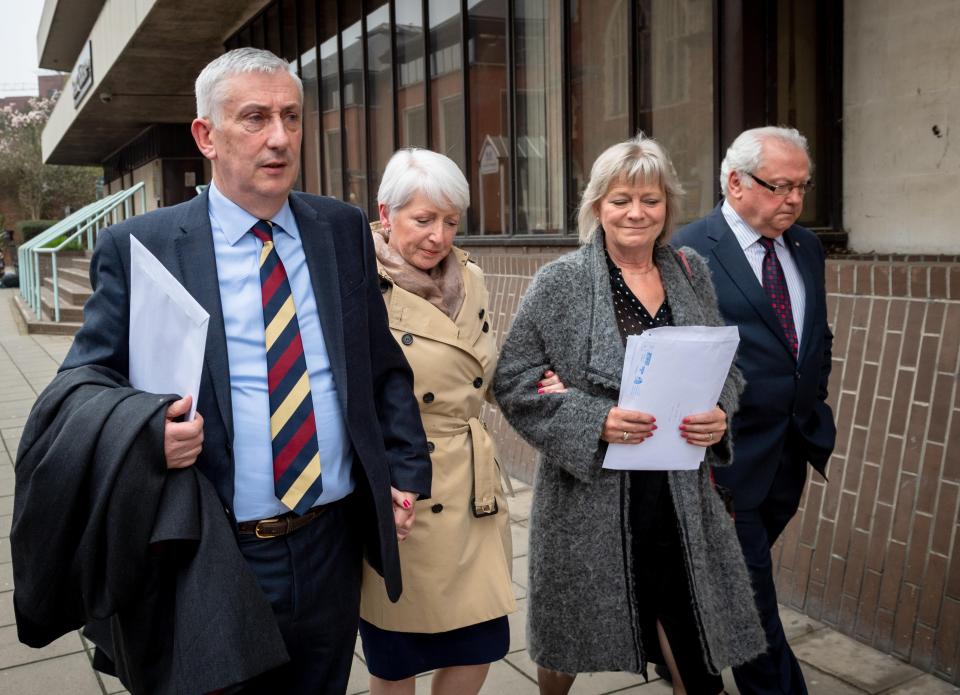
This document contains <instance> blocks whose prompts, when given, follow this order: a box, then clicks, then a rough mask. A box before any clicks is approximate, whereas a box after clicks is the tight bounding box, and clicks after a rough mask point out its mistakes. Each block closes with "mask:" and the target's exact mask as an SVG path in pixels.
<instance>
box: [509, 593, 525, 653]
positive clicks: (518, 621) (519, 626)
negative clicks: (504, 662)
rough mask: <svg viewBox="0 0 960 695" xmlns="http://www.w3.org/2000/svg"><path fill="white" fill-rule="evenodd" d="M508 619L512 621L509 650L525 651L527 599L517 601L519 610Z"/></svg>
mask: <svg viewBox="0 0 960 695" xmlns="http://www.w3.org/2000/svg"><path fill="white" fill-rule="evenodd" d="M507 620H508V621H509V622H510V646H509V648H508V649H507V652H508V653H513V652H520V651H523V650H524V649H526V648H527V599H525V598H524V599H520V600H519V601H517V610H516V611H515V612H513V613H511V614H510V615H509V616H508V617H507Z"/></svg>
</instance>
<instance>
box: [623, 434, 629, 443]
mask: <svg viewBox="0 0 960 695" xmlns="http://www.w3.org/2000/svg"><path fill="white" fill-rule="evenodd" d="M628 439H630V433H629V432H624V433H623V441H627V440H628Z"/></svg>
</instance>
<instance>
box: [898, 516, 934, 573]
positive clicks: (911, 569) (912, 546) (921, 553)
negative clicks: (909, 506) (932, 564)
mask: <svg viewBox="0 0 960 695" xmlns="http://www.w3.org/2000/svg"><path fill="white" fill-rule="evenodd" d="M932 525H933V518H932V517H929V516H927V515H926V514H914V515H913V523H912V524H911V529H910V542H909V544H908V545H907V564H906V565H905V566H904V569H903V578H904V580H905V581H908V582H910V583H911V584H916V585H917V586H920V584H922V583H923V574H924V572H925V571H926V567H927V556H928V555H929V554H930V553H929V548H930V529H931V527H932Z"/></svg>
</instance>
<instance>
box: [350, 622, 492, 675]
mask: <svg viewBox="0 0 960 695" xmlns="http://www.w3.org/2000/svg"><path fill="white" fill-rule="evenodd" d="M360 639H361V640H363V657H364V659H366V661H367V670H368V671H370V674H371V675H373V676H376V677H377V678H382V679H383V680H388V681H399V680H403V679H404V678H410V677H411V676H416V675H418V674H420V673H426V672H427V671H433V670H434V669H438V668H446V667H448V666H474V665H477V664H489V663H493V662H494V661H499V660H500V659H502V658H503V657H504V656H506V655H507V649H508V648H509V647H510V623H509V622H507V616H503V617H500V618H494V619H493V620H488V621H486V622H483V623H477V624H476V625H468V626H466V627H461V628H458V629H456V630H450V631H449V632H431V633H421V632H393V631H392V630H381V629H380V628H379V627H377V626H376V625H372V624H371V623H368V622H367V621H366V620H361V621H360Z"/></svg>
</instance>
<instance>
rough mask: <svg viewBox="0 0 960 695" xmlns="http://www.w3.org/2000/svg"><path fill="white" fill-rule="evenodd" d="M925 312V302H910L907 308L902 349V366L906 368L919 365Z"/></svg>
mask: <svg viewBox="0 0 960 695" xmlns="http://www.w3.org/2000/svg"><path fill="white" fill-rule="evenodd" d="M925 310H926V305H925V304H924V303H923V302H910V304H909V306H908V307H907V324H906V326H904V329H903V347H902V348H901V349H900V364H901V365H903V366H904V367H915V366H916V365H917V358H918V356H919V353H920V339H921V337H922V336H921V334H920V331H921V330H922V329H923V316H924V312H925Z"/></svg>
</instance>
